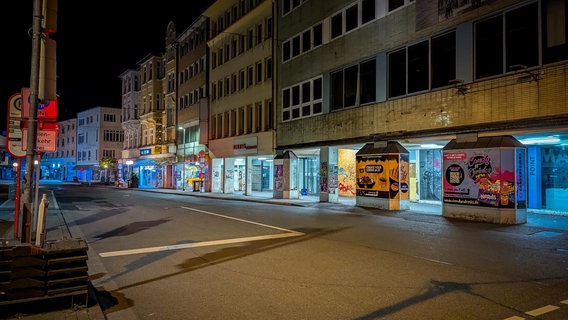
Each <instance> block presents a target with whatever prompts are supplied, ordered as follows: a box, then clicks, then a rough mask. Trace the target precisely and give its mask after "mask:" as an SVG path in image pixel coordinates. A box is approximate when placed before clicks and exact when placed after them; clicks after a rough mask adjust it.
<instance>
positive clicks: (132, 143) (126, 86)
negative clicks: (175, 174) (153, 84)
mask: <svg viewBox="0 0 568 320" xmlns="http://www.w3.org/2000/svg"><path fill="white" fill-rule="evenodd" d="M119 78H120V81H121V88H122V100H121V109H122V111H121V114H122V123H121V128H122V131H123V132H124V143H123V146H122V153H121V157H120V159H118V169H119V174H120V176H119V178H120V179H122V180H123V181H127V180H129V179H130V177H131V176H132V164H134V162H135V161H136V160H138V158H139V157H140V149H139V148H140V141H141V136H142V134H141V133H142V130H141V128H142V127H141V125H140V118H139V116H138V112H139V111H138V110H139V101H138V99H139V96H140V71H139V70H136V69H128V70H126V71H124V72H123V73H122V74H120V76H119Z"/></svg>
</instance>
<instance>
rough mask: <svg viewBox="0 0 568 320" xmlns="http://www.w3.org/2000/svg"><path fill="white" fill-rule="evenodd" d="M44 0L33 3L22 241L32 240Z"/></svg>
mask: <svg viewBox="0 0 568 320" xmlns="http://www.w3.org/2000/svg"><path fill="white" fill-rule="evenodd" d="M41 4H42V0H34V4H33V6H34V7H33V27H32V30H33V32H32V60H31V72H30V104H29V105H30V110H29V119H28V137H27V138H28V141H27V148H26V173H25V180H24V181H25V186H24V197H23V201H24V209H25V211H24V214H23V215H22V239H21V242H22V243H30V242H31V228H30V225H31V220H32V211H31V210H32V208H31V202H32V199H31V198H32V197H31V191H32V175H33V168H34V166H33V163H34V155H35V151H36V137H37V105H38V91H39V59H40V45H41V20H42V16H41V12H42V6H41Z"/></svg>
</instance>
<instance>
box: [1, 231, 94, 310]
mask: <svg viewBox="0 0 568 320" xmlns="http://www.w3.org/2000/svg"><path fill="white" fill-rule="evenodd" d="M88 286H89V275H88V266H87V245H86V243H85V242H84V241H83V240H82V239H63V240H57V241H50V242H46V244H45V245H44V247H43V248H40V247H36V246H33V245H4V244H2V245H0V305H3V304H10V303H18V302H26V301H32V300H39V299H45V298H53V297H59V296H74V295H80V294H86V293H88Z"/></svg>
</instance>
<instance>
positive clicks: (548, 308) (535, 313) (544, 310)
mask: <svg viewBox="0 0 568 320" xmlns="http://www.w3.org/2000/svg"><path fill="white" fill-rule="evenodd" d="M556 309H560V307H557V306H553V305H550V304H549V305H547V306H544V307H542V308H538V309H534V310H531V311H527V312H525V313H526V314H528V315H529V316H533V317H537V316H540V315H541V314H545V313H548V312H551V311H554V310H556Z"/></svg>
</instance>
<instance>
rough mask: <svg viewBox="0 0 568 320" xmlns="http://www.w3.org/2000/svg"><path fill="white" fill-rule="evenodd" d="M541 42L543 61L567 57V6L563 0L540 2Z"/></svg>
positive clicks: (553, 60)
mask: <svg viewBox="0 0 568 320" xmlns="http://www.w3.org/2000/svg"><path fill="white" fill-rule="evenodd" d="M542 4H543V9H542V16H543V17H542V21H543V25H542V42H543V48H542V53H543V62H544V63H551V62H556V61H561V60H566V57H568V44H567V42H566V35H567V34H568V23H566V16H568V14H567V12H568V6H566V2H565V1H564V0H544V1H543V2H542Z"/></svg>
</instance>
